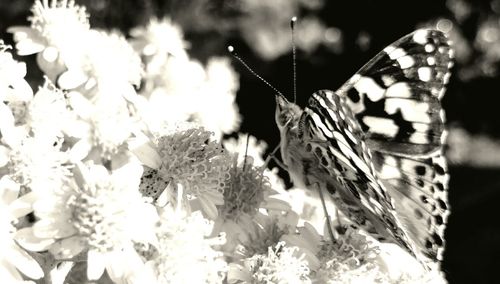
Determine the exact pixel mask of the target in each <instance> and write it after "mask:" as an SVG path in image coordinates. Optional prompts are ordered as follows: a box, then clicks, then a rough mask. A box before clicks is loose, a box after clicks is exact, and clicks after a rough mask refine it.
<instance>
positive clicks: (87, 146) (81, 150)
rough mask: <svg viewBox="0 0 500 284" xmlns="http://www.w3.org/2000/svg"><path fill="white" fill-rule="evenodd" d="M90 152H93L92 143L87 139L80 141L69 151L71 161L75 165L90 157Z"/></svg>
mask: <svg viewBox="0 0 500 284" xmlns="http://www.w3.org/2000/svg"><path fill="white" fill-rule="evenodd" d="M90 150H92V144H91V143H90V141H88V139H86V138H82V139H80V141H78V142H76V143H75V145H73V148H71V150H70V151H69V158H70V161H71V162H73V163H75V162H78V161H81V160H83V159H85V158H86V157H87V156H88V155H89V153H90Z"/></svg>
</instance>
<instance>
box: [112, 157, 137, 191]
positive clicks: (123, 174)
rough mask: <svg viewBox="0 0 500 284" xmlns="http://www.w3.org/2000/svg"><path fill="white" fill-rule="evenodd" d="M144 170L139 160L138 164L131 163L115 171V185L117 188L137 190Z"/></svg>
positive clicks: (113, 176) (113, 175)
mask: <svg viewBox="0 0 500 284" xmlns="http://www.w3.org/2000/svg"><path fill="white" fill-rule="evenodd" d="M143 169H144V168H143V167H142V165H141V164H140V163H139V162H138V161H137V160H136V162H133V161H131V162H129V163H127V164H125V165H123V166H122V167H120V168H118V169H116V170H114V171H113V174H112V179H113V184H114V185H115V186H116V187H117V188H134V189H137V188H138V187H139V183H140V182H141V176H142V172H143Z"/></svg>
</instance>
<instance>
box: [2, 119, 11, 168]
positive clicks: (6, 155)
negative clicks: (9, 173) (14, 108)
mask: <svg viewBox="0 0 500 284" xmlns="http://www.w3.org/2000/svg"><path fill="white" fill-rule="evenodd" d="M0 129H1V128H0ZM9 153H10V150H9V149H8V148H7V147H5V146H3V145H0V168H2V167H3V166H5V165H7V163H8V162H9V161H10V156H9Z"/></svg>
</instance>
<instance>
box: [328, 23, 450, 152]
mask: <svg viewBox="0 0 500 284" xmlns="http://www.w3.org/2000/svg"><path fill="white" fill-rule="evenodd" d="M452 57H453V50H452V49H451V48H450V42H449V40H448V39H447V38H446V36H445V35H444V34H443V33H441V32H440V31H436V30H417V31H415V32H414V33H411V34H409V35H407V36H404V37H403V38H401V39H399V40H398V41H396V42H394V43H393V44H391V45H389V46H388V47H386V48H385V49H384V50H383V51H381V52H380V53H379V54H377V55H376V56H375V57H374V58H373V59H372V60H370V61H369V62H368V63H367V64H366V65H365V66H363V67H362V68H361V69H360V70H359V71H358V72H357V73H356V74H355V75H354V76H353V77H351V78H350V79H349V80H348V81H347V82H346V83H345V84H344V85H343V86H342V87H341V88H340V89H339V90H338V91H337V92H336V93H337V94H339V95H340V96H344V97H345V99H346V102H347V104H348V105H349V106H350V108H351V109H352V110H353V111H354V113H355V114H356V118H357V119H358V121H359V123H360V124H361V126H362V128H363V131H364V132H365V133H366V139H367V143H368V144H369V145H374V146H372V148H376V149H379V150H381V151H383V150H388V151H390V152H399V153H402V154H410V155H416V154H428V153H431V152H434V151H435V150H436V149H438V148H440V147H441V145H442V143H443V140H444V136H443V132H444V111H443V110H442V108H441V102H440V100H441V98H442V96H443V94H444V90H445V88H444V86H445V84H446V83H447V82H448V79H449V76H450V72H449V69H450V68H451V67H452V66H453V61H452Z"/></svg>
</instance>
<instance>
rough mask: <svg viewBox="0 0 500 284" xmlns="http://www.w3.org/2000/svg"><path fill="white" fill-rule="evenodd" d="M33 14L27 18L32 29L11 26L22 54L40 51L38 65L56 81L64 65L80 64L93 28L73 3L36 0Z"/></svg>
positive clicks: (81, 10)
mask: <svg viewBox="0 0 500 284" xmlns="http://www.w3.org/2000/svg"><path fill="white" fill-rule="evenodd" d="M32 13H33V15H32V16H31V17H29V18H28V20H29V21H30V22H31V27H29V28H28V27H10V28H9V29H8V30H7V31H8V32H10V33H13V34H14V40H15V41H16V43H17V44H16V49H17V50H18V53H19V54H20V55H29V54H34V53H39V52H41V53H40V54H39V55H38V57H37V60H38V63H39V65H40V67H41V68H42V70H43V71H44V72H45V73H46V74H47V75H48V76H49V78H50V79H51V80H54V79H55V78H56V76H57V75H58V74H60V72H62V71H63V70H64V65H68V66H71V65H74V64H80V62H81V60H82V56H81V55H82V53H83V52H82V49H83V48H84V47H85V44H84V42H85V38H86V33H87V32H88V30H89V29H90V25H89V21H88V14H87V13H86V11H85V8H84V7H80V6H78V5H76V4H75V2H74V1H72V0H70V1H67V0H52V1H50V4H49V1H48V0H43V1H40V0H36V1H35V3H34V5H33V7H32Z"/></svg>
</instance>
